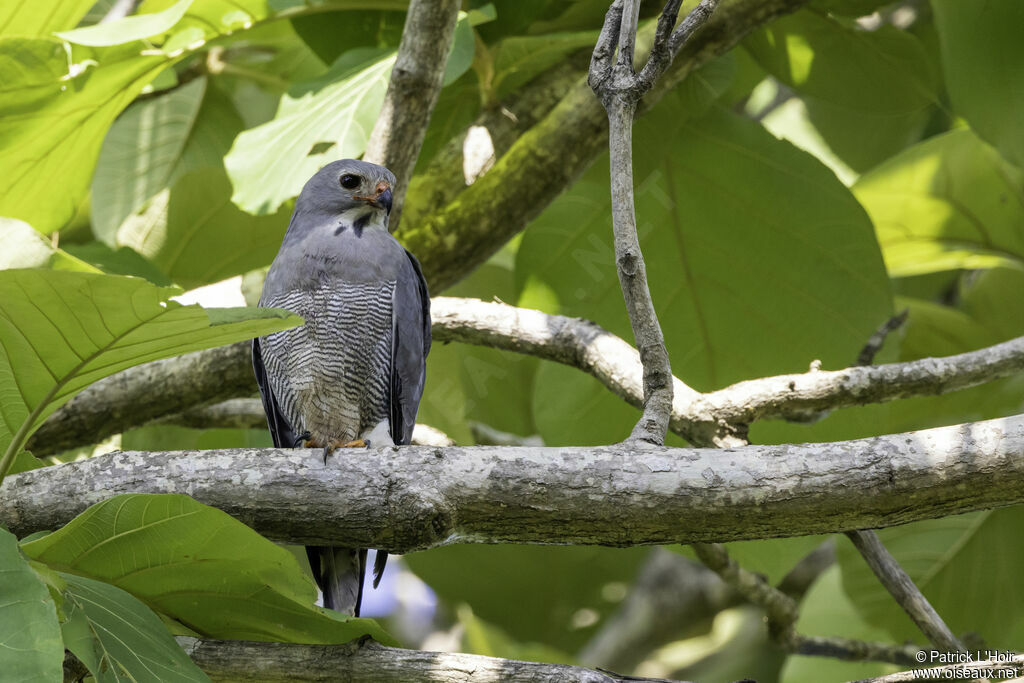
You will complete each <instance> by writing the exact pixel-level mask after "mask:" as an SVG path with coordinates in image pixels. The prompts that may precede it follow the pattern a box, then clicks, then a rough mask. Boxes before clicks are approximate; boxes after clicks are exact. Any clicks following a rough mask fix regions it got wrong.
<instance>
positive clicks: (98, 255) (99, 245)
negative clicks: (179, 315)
mask: <svg viewBox="0 0 1024 683" xmlns="http://www.w3.org/2000/svg"><path fill="white" fill-rule="evenodd" d="M66 248H67V251H68V253H69V254H71V255H72V256H74V257H75V258H78V259H81V260H82V261H85V262H86V263H89V264H92V265H93V266H95V267H96V268H99V269H100V270H101V271H103V272H104V273H108V274H110V275H134V276H135V277H141V278H142V279H143V280H149V281H150V282H152V283H153V284H154V285H160V286H161V287H166V286H168V285H170V284H173V283H172V282H171V279H170V278H169V277H167V276H166V275H164V274H163V273H161V272H160V271H159V270H157V269H156V268H155V267H154V266H153V264H152V263H150V262H149V261H147V260H146V259H144V258H143V257H142V256H141V255H139V253H138V252H136V251H133V250H131V249H129V248H128V247H120V248H118V249H111V248H110V247H108V246H107V245H106V244H104V243H103V242H97V241H92V242H87V243H85V244H69V245H68V246H67V247H66Z"/></svg>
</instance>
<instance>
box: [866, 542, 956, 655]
mask: <svg viewBox="0 0 1024 683" xmlns="http://www.w3.org/2000/svg"><path fill="white" fill-rule="evenodd" d="M846 536H847V538H849V539H850V541H852V542H853V545H854V546H855V547H856V548H857V551H858V552H860V554H861V556H862V557H863V558H864V561H865V562H867V563H868V566H869V567H871V571H873V572H874V573H875V576H877V577H878V580H879V581H881V582H882V585H884V586H885V589H886V590H887V591H889V593H890V594H891V595H892V596H893V598H894V599H895V600H896V604H898V605H899V606H900V607H902V608H903V611H904V612H906V613H907V616H909V617H910V618H911V620H913V622H914V623H915V624H916V625H917V627H918V628H919V629H921V633H923V634H924V635H925V637H926V638H928V640H929V642H931V643H932V644H933V645H935V646H936V647H939V648H942V649H943V650H946V651H947V652H966V651H967V648H966V647H964V644H963V643H961V642H960V639H959V638H957V637H956V636H955V635H953V632H952V631H951V630H950V629H949V627H948V626H946V622H944V621H943V620H942V617H940V616H939V614H938V612H936V611H935V608H934V607H932V605H931V603H930V602H928V600H927V599H926V598H925V597H924V595H923V594H922V593H921V591H920V589H918V587H917V586H916V585H915V584H914V582H913V581H912V580H911V579H910V577H909V576H907V573H906V572H905V571H903V567H901V566H900V564H899V562H897V561H896V558H894V557H893V556H892V554H890V553H889V550H888V549H887V548H886V547H885V546H884V545H882V540H881V539H880V538H878V534H876V533H875V532H874V531H872V530H870V529H865V530H854V531H847V532H846Z"/></svg>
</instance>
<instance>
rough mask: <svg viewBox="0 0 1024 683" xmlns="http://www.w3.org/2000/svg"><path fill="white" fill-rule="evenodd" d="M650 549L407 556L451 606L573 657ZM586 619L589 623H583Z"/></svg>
mask: <svg viewBox="0 0 1024 683" xmlns="http://www.w3.org/2000/svg"><path fill="white" fill-rule="evenodd" d="M577 372H578V371H577ZM649 552H650V551H649V549H648V548H640V547H636V548H600V547H596V546H587V547H582V546H575V547H572V546H561V547H559V546H527V545H521V546H516V545H494V546H482V545H475V544H470V545H456V546H446V547H443V548H435V549H433V550H427V551H423V552H416V553H409V554H408V555H403V556H402V559H403V560H405V562H406V563H407V564H408V566H409V568H410V569H412V571H413V572H414V573H415V574H416V575H417V576H419V577H420V578H421V579H423V580H424V581H425V582H426V583H427V584H428V585H429V586H430V587H431V588H432V589H433V590H434V591H436V592H437V594H438V596H439V597H440V598H441V599H442V600H444V601H445V602H446V603H447V604H448V605H450V606H452V607H453V608H454V607H455V606H457V605H459V604H463V603H465V604H468V605H469V606H470V607H471V608H472V610H473V613H474V614H476V615H477V616H478V617H479V618H480V619H484V620H486V621H487V622H488V623H489V624H493V625H494V626H496V627H498V628H500V629H502V630H503V631H504V632H505V633H507V634H508V636H509V637H510V638H512V639H515V640H517V641H519V642H523V643H529V642H540V643H544V644H545V645H547V646H548V647H550V648H555V649H557V650H561V651H562V652H576V651H578V650H579V649H580V648H581V647H582V646H583V645H584V644H585V643H586V642H587V640H588V639H589V638H590V637H591V636H593V634H594V633H595V632H596V631H597V630H598V629H599V628H600V623H601V619H603V618H604V617H607V616H609V615H610V614H612V613H613V612H614V611H615V609H616V608H617V607H618V603H617V601H615V600H613V599H612V598H609V597H608V596H609V595H610V594H611V593H613V592H618V589H621V588H622V587H623V584H628V582H629V581H632V580H633V577H634V575H635V574H636V572H637V571H638V570H639V568H640V566H641V564H642V563H643V562H644V560H645V558H646V557H647V555H648V553H649ZM455 567H457V568H458V570H457V571H453V568H455ZM609 584H611V586H610V585H609ZM609 588H613V589H616V590H614V591H613V590H608V589H609ZM509 596H513V597H512V598H511V599H510V597H509ZM524 596H528V599H526V597H524ZM581 612H582V613H581ZM581 617H588V618H586V619H585V620H583V622H582V623H580V621H579V620H580V618H581Z"/></svg>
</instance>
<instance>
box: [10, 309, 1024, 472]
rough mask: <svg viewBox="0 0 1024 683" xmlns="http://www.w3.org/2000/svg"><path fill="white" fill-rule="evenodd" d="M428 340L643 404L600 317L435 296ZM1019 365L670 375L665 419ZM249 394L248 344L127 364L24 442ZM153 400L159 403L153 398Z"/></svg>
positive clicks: (48, 444) (773, 412) (713, 415)
mask: <svg viewBox="0 0 1024 683" xmlns="http://www.w3.org/2000/svg"><path fill="white" fill-rule="evenodd" d="M431 314H432V317H433V321H434V328H433V332H434V338H435V339H437V340H438V341H458V342H463V343H466V344H476V345H481V346H490V347H493V348H498V349H503V350H506V351H515V352H517V353H523V354H527V355H531V356H536V357H538V358H543V359H545V360H551V361H555V362H558V363H564V364H566V365H570V366H573V367H577V368H580V369H581V370H583V371H585V372H587V373H589V374H591V375H593V376H594V377H596V378H597V379H598V380H599V381H601V383H602V384H604V385H605V386H606V387H608V389H610V390H611V391H612V392H613V393H614V394H615V395H617V396H619V397H620V398H622V399H623V400H625V401H626V402H628V403H629V404H630V405H633V406H635V407H640V406H642V404H643V388H642V375H643V371H642V366H641V364H640V358H639V355H638V354H637V351H636V349H634V348H633V347H632V346H630V345H629V344H628V343H626V342H625V341H624V340H623V339H621V338H620V337H617V336H615V335H613V334H611V333H610V332H608V331H607V330H605V329H604V328H602V327H601V326H599V325H597V324H595V323H592V322H590V321H587V320H581V319H579V318H569V317H566V316H559V315H549V314H546V313H542V312H540V311H535V310H531V309H526V308H517V307H515V306H508V305H506V304H501V303H487V302H483V301H479V300H477V299H457V298H451V297H435V298H434V299H433V300H432V304H431ZM1021 370H1024V337H1021V338H1018V339H1014V340H1011V341H1008V342H1004V343H1002V344H997V345H995V346H990V347H988V348H984V349H979V350H977V351H970V352H968V353H962V354H958V355H955V356H947V357H944V358H925V359H922V360H916V361H910V362H906V363H891V364H888V365H875V366H869V367H853V368H846V369H844V370H835V371H824V370H821V371H817V372H808V373H803V374H797V375H778V376H775V377H764V378H761V379H753V380H747V381H744V382H740V383H738V384H734V385H732V386H729V387H726V388H724V389H720V390H718V391H713V392H710V393H707V394H701V393H699V392H696V391H694V390H693V389H691V388H689V387H687V386H686V385H685V384H683V383H682V382H681V381H680V380H679V379H675V378H673V392H674V400H673V407H672V419H671V427H672V430H673V431H674V432H676V433H677V434H679V435H680V436H682V437H684V438H685V439H687V440H688V441H690V443H692V444H694V445H698V446H710V445H718V446H723V447H729V446H739V445H743V444H744V443H745V440H744V439H743V438H742V437H743V435H745V432H746V427H747V425H749V424H750V423H752V422H754V421H755V420H758V419H797V420H799V419H801V418H803V417H805V416H807V415H809V414H818V413H820V412H821V411H823V410H829V409H833V408H846V407H850V406H858V405H868V404H871V403H881V402H885V401H891V400H894V399H899V398H909V397H912V396H932V395H938V394H945V393H949V392H952V391H957V390H959V389H965V388H968V387H973V386H978V385H980V384H984V383H986V382H990V381H993V380H996V379H1000V378H1003V377H1009V376H1010V375H1013V374H1016V373H1019V372H1020V371H1021ZM254 394H255V382H254V380H253V378H252V369H251V368H250V359H249V347H248V344H246V343H240V344H234V345H232V346H225V347H222V348H219V349H211V350H208V351H200V352H198V353H195V354H189V355H186V356H181V357H180V358H173V359H169V360H164V361H157V362H155V363H149V364H147V365H141V366H138V367H135V368H131V369H129V370H126V371H124V372H122V373H119V374H117V375H114V376H112V377H109V378H107V379H103V380H100V381H99V382H96V383H95V384H93V385H91V386H90V387H88V388H87V389H85V390H84V391H83V392H82V393H81V394H79V395H78V396H76V397H75V398H73V399H72V400H71V401H70V402H69V403H68V404H67V405H65V406H64V407H63V408H61V409H60V410H58V411H57V412H56V413H54V414H53V415H52V416H50V418H49V419H48V420H47V421H46V422H45V423H44V424H43V426H42V427H41V428H40V430H39V431H38V432H36V434H35V435H34V436H33V437H32V440H31V441H30V442H29V450H31V451H32V452H33V453H35V454H37V455H40V456H42V455H48V454H51V453H56V452H59V451H61V450H65V449H68V448H73V447H75V446H80V445H85V444H90V443H96V442H98V441H102V440H103V439H105V438H107V437H109V436H110V435H111V434H117V433H119V432H122V431H124V430H126V429H128V428H130V427H135V426H138V425H141V424H145V423H146V422H148V421H150V420H153V419H156V418H160V417H164V416H166V415H169V414H174V413H179V412H184V411H187V410H190V409H192V408H193V407H194V406H197V405H202V404H203V403H205V402H211V403H212V402H219V401H223V400H225V399H228V398H235V397H248V396H252V395H254ZM154 397H158V398H159V400H156V399H154Z"/></svg>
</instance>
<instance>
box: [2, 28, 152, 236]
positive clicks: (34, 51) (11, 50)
mask: <svg viewBox="0 0 1024 683" xmlns="http://www.w3.org/2000/svg"><path fill="white" fill-rule="evenodd" d="M84 52H86V53H88V51H87V50H86V51H84ZM97 56H98V57H100V58H101V59H102V63H100V64H97V63H96V61H97V60H96V59H95V58H96V57H97ZM12 63H14V64H19V65H20V66H19V67H18V69H17V71H16V72H14V73H12V71H13V68H9V65H10V64H12ZM166 63H167V60H166V58H164V57H162V56H153V55H141V54H139V52H138V50H132V49H131V48H130V47H118V48H107V49H105V50H104V53H103V54H102V55H97V54H92V53H88V56H83V57H81V58H80V59H79V61H77V62H75V63H74V64H72V65H71V71H70V72H69V63H68V56H67V54H66V53H65V52H64V48H63V47H62V44H61V43H59V42H57V41H52V40H42V39H40V40H32V41H28V40H21V39H7V40H0V78H3V80H4V82H5V92H4V94H3V95H2V96H0V156H2V157H3V159H4V165H5V181H6V182H4V184H3V186H2V187H0V214H4V215H8V216H12V217H15V218H20V219H21V220H24V221H25V222H27V223H29V224H31V225H32V226H33V227H35V228H36V229H37V230H39V231H41V232H44V233H49V232H51V231H53V230H56V229H59V228H61V227H62V226H64V225H65V224H66V223H67V222H68V221H69V220H70V219H71V218H72V217H73V216H74V215H75V212H76V210H77V209H78V205H79V203H80V202H81V200H82V198H83V196H84V195H85V193H86V190H87V188H88V186H89V179H90V175H91V172H92V169H93V164H94V163H95V160H96V155H97V154H98V153H99V149H100V143H101V142H102V140H103V134H104V133H105V132H106V130H107V127H108V126H109V125H110V123H111V122H112V121H113V120H114V117H115V116H117V114H118V113H120V112H121V110H122V109H123V108H124V107H125V106H126V105H127V104H128V103H129V102H131V100H132V99H134V97H135V96H136V95H137V94H138V93H139V91H140V90H141V89H142V87H143V86H144V85H146V83H148V82H149V81H150V80H152V79H153V77H154V76H155V75H156V74H157V73H158V72H159V71H160V70H161V69H163V67H164V66H165V65H166ZM9 75H11V76H14V77H15V78H14V80H11V79H9V78H8V76H9ZM57 188H60V189H59V191H57Z"/></svg>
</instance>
